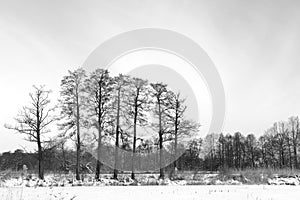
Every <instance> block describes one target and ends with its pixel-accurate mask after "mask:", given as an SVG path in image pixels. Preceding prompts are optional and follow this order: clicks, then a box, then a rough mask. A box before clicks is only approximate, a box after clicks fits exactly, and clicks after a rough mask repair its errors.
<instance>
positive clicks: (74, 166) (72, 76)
mask: <svg viewBox="0 0 300 200" xmlns="http://www.w3.org/2000/svg"><path fill="white" fill-rule="evenodd" d="M50 93H51V91H50V90H47V89H45V86H40V87H37V86H34V90H33V92H32V93H30V94H29V96H30V100H31V102H30V104H29V106H24V107H23V108H22V109H21V110H20V112H19V113H18V115H17V117H16V118H15V120H16V124H15V125H14V126H12V125H7V124H6V125H5V127H6V128H8V129H12V130H15V131H17V132H19V133H22V134H24V135H25V136H26V137H25V139H26V140H28V141H31V142H35V143H36V145H37V152H36V153H24V152H22V151H21V150H17V151H16V152H14V153H9V152H6V153H4V154H2V155H1V156H0V167H1V169H7V168H12V169H20V166H21V165H22V164H26V165H27V166H29V168H31V169H37V170H38V175H39V178H41V179H43V178H44V170H45V169H46V170H60V171H68V170H72V171H73V170H74V172H75V174H76V179H78V180H79V179H80V178H81V177H80V173H82V172H84V171H86V172H88V173H91V172H93V173H95V178H96V179H99V176H100V171H101V169H103V168H105V170H109V169H113V177H114V178H115V179H117V178H118V173H119V169H126V170H127V171H131V177H132V178H133V179H134V178H135V173H136V171H143V170H149V166H152V167H151V169H152V170H158V169H159V173H160V178H164V175H165V170H166V169H167V170H169V171H170V175H171V176H172V175H173V173H174V169H175V168H178V169H179V170H211V171H213V170H220V169H222V168H235V169H245V168H258V167H264V168H270V167H272V168H286V167H288V168H291V169H294V168H299V158H298V157H299V154H298V147H299V144H300V125H299V123H300V121H299V118H298V117H290V118H289V119H288V120H287V121H286V122H276V123H274V124H273V126H272V127H271V128H269V129H268V130H266V131H265V133H264V134H263V135H262V136H260V137H259V138H256V137H255V135H254V134H248V135H246V136H244V135H242V134H241V133H240V132H236V133H234V134H226V135H224V134H223V133H211V134H208V135H206V137H205V138H200V136H197V135H196V133H198V132H199V127H200V125H199V123H197V122H195V121H192V120H190V119H187V118H186V115H185V111H186V108H187V107H186V105H185V99H184V98H182V97H181V96H180V93H175V92H173V91H172V90H170V88H168V86H167V85H166V84H164V83H148V81H147V80H143V79H140V78H135V77H130V76H126V75H122V74H120V75H118V76H116V77H113V76H111V75H110V74H109V71H107V70H104V69H96V70H95V71H93V72H91V73H87V72H86V71H85V70H84V69H82V68H79V69H77V70H74V71H69V72H68V74H67V75H66V76H64V77H63V79H62V80H61V90H60V98H59V100H58V102H57V103H56V102H55V103H52V102H50V97H49V95H50ZM54 126H55V127H58V129H57V130H58V131H57V133H53V127H54ZM51 130H52V131H51ZM51 132H52V133H51ZM149 132H150V133H151V134H150V137H147V136H145V135H147V134H145V133H149ZM186 138H188V139H186ZM74 146H75V148H73V147H74ZM88 149H89V150H90V151H85V150H88ZM91 149H92V151H91ZM179 151H181V152H179ZM93 152H95V154H93ZM124 152H127V153H124ZM181 154H182V155H181ZM178 155H181V156H180V157H179V158H178ZM25 158H26V159H25ZM16 159H17V160H18V161H17V162H12V160H16ZM33 159H36V160H37V161H38V162H37V164H34V162H33ZM103 159H107V160H110V161H111V163H113V164H112V165H110V166H103V163H101V160H103ZM166 160H167V162H166ZM170 160H171V162H169V161H170ZM169 163H171V164H169ZM105 164H107V163H105Z"/></svg>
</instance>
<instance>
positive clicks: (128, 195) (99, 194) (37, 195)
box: [0, 185, 300, 200]
mask: <svg viewBox="0 0 300 200" xmlns="http://www.w3.org/2000/svg"><path fill="white" fill-rule="evenodd" d="M299 196H300V190H299V188H298V187H291V186H270V185H267V186H266V185H264V186H263V185H261V186H258V185H249V186H245V185H238V186H237V185H235V186H233V185H232V186H225V185H218V186H216V185H210V186H128V187H126V186H114V187H85V186H82V187H52V188H49V187H47V188H46V187H36V188H32V187H13V188H0V199H1V200H2V199H3V200H14V199H18V200H20V199H22V200H38V199H42V200H55V199H60V200H71V199H72V200H94V199H95V200H96V199H106V200H112V199H117V200H121V199H125V200H126V199H129V200H134V199H139V200H150V199H151V200H152V199H155V200H160V199H162V200H198V199H199V200H200V199H214V200H223V199H224V200H226V199H230V200H243V199H247V200H258V199H259V200H269V199H272V200H281V199H282V200H283V199H289V200H294V199H295V200H296V199H299Z"/></svg>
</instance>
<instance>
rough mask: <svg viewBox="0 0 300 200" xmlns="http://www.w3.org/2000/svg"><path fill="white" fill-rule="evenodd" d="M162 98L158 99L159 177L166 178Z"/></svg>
mask: <svg viewBox="0 0 300 200" xmlns="http://www.w3.org/2000/svg"><path fill="white" fill-rule="evenodd" d="M160 106H161V105H160V100H159V99H158V113H159V133H158V134H159V169H160V170H159V178H161V179H164V177H165V174H164V167H163V137H162V136H163V132H162V124H161V120H162V119H161V114H162V113H161V107H160Z"/></svg>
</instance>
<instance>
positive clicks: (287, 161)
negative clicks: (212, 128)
mask: <svg viewBox="0 0 300 200" xmlns="http://www.w3.org/2000/svg"><path fill="white" fill-rule="evenodd" d="M299 125H300V122H299V118H298V117H290V118H289V119H288V121H286V122H284V121H281V122H276V123H274V124H273V126H272V127H271V128H269V129H268V130H266V131H265V133H264V134H263V135H262V136H260V137H258V138H256V137H255V135H254V134H248V135H246V136H244V135H242V134H241V133H240V132H236V133H234V134H233V135H230V134H227V135H223V134H209V135H207V136H206V137H205V139H204V141H203V149H202V150H203V154H204V159H205V166H204V167H205V168H206V169H210V170H217V169H220V168H235V169H245V168H257V167H264V168H291V169H298V168H299V158H298V157H299V156H298V147H299V145H300V138H299V137H300V126H299Z"/></svg>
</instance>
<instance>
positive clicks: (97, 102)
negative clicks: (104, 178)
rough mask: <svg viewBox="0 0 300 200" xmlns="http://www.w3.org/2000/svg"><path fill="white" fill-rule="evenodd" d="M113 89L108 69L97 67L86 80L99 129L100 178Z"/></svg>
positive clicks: (88, 96)
mask: <svg viewBox="0 0 300 200" xmlns="http://www.w3.org/2000/svg"><path fill="white" fill-rule="evenodd" d="M112 91H113V80H112V78H111V77H110V76H109V72H108V70H104V69H96V70H95V71H94V72H92V73H91V75H90V77H89V79H87V80H86V92H87V98H88V108H89V110H90V111H91V112H89V113H92V116H90V117H92V119H93V120H94V122H93V123H92V124H94V125H95V127H96V128H97V130H98V139H97V141H98V146H97V163H96V171H95V179H96V180H98V179H99V176H100V168H101V162H100V156H101V146H102V144H101V143H102V142H101V141H102V137H103V134H102V132H103V131H102V130H103V129H104V128H105V127H106V126H107V123H108V121H109V117H108V114H109V110H110V109H111V106H110V102H111V100H110V97H111V95H112Z"/></svg>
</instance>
